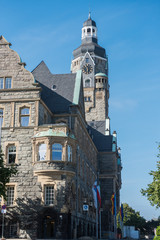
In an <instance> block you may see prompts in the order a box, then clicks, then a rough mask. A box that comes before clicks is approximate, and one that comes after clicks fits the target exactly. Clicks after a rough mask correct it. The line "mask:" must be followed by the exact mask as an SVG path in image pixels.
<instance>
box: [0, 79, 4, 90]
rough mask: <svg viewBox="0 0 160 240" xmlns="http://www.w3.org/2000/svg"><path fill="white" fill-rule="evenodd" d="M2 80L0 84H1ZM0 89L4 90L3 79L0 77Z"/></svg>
mask: <svg viewBox="0 0 160 240" xmlns="http://www.w3.org/2000/svg"><path fill="white" fill-rule="evenodd" d="M1 80H2V82H1ZM1 83H2V87H1ZM0 89H4V78H3V77H0Z"/></svg>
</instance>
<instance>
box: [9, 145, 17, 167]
mask: <svg viewBox="0 0 160 240" xmlns="http://www.w3.org/2000/svg"><path fill="white" fill-rule="evenodd" d="M15 161H16V146H14V145H12V146H9V147H8V163H15Z"/></svg>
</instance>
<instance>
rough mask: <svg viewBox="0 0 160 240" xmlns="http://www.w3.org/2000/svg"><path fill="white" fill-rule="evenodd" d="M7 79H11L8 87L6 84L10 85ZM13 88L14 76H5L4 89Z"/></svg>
mask: <svg viewBox="0 0 160 240" xmlns="http://www.w3.org/2000/svg"><path fill="white" fill-rule="evenodd" d="M7 80H10V82H9V86H10V87H6V85H8V83H7ZM11 88H12V77H5V78H4V89H11Z"/></svg>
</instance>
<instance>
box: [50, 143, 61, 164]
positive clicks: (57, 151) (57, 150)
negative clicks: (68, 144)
mask: <svg viewBox="0 0 160 240" xmlns="http://www.w3.org/2000/svg"><path fill="white" fill-rule="evenodd" d="M56 144H57V145H59V146H61V148H62V149H61V150H59V149H56V153H59V152H61V159H53V146H54V145H56ZM63 147H64V146H63V145H62V144H61V143H59V142H54V143H52V144H51V161H58V162H59V161H63Z"/></svg>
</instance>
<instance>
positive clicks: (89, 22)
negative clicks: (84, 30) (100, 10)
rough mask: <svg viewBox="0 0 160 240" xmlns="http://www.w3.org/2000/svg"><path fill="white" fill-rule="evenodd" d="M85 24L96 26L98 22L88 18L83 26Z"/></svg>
mask: <svg viewBox="0 0 160 240" xmlns="http://www.w3.org/2000/svg"><path fill="white" fill-rule="evenodd" d="M85 26H94V27H96V22H95V21H94V20H92V19H91V18H88V19H87V20H86V21H85V22H84V23H83V27H85Z"/></svg>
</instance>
